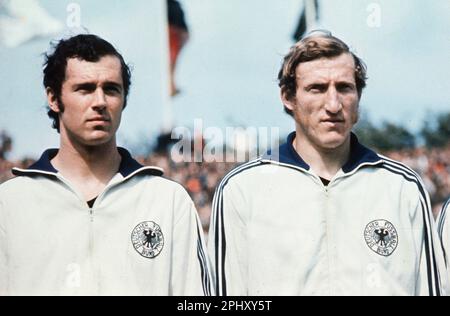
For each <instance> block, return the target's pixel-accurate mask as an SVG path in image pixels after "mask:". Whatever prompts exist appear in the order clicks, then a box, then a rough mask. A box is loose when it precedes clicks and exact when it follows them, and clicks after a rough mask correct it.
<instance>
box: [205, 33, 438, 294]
mask: <svg viewBox="0 0 450 316" xmlns="http://www.w3.org/2000/svg"><path fill="white" fill-rule="evenodd" d="M278 79H279V86H280V94H281V100H282V102H283V104H284V107H285V111H286V112H287V113H288V114H289V115H291V116H292V117H293V118H294V122H295V131H294V132H292V133H291V134H290V135H289V137H288V139H287V143H286V144H284V145H282V146H281V147H280V148H278V149H277V150H275V151H269V152H268V153H267V154H266V155H264V156H263V157H261V158H258V159H256V160H254V161H251V162H249V163H247V164H244V165H242V166H240V167H237V168H236V169H234V170H232V171H231V172H230V173H229V174H228V175H226V176H225V178H224V179H223V180H222V182H221V183H220V185H219V187H218V188H217V190H216V194H215V198H214V202H213V214H212V218H211V225H210V227H211V231H210V234H209V235H210V242H209V245H208V246H209V253H210V256H211V259H212V261H213V269H214V274H215V282H216V291H217V293H218V294H219V295H252V296H256V295H263V296H264V295H443V294H446V292H445V287H446V286H447V281H446V277H445V273H444V269H445V267H444V260H443V255H442V251H441V247H440V246H439V240H438V238H437V234H436V232H435V227H434V221H433V216H432V213H431V207H430V202H429V197H428V194H427V192H426V191H425V189H424V186H423V183H422V181H421V179H420V178H419V176H418V175H417V174H416V173H415V172H414V171H412V170H411V169H410V168H408V167H406V166H405V165H403V164H401V163H399V162H396V161H393V160H391V159H388V158H386V157H383V156H380V155H378V154H376V153H375V152H374V151H372V150H370V149H368V148H366V147H364V146H363V145H362V144H360V143H359V141H358V139H357V137H356V135H355V134H354V133H352V128H353V126H354V125H355V124H356V122H357V121H358V112H359V102H360V99H361V95H362V90H363V88H364V87H365V85H366V68H365V66H364V64H363V62H362V60H361V59H360V58H358V57H357V56H356V55H355V54H354V53H352V52H351V51H350V50H349V48H348V46H347V45H346V44H345V43H344V42H343V41H342V40H340V39H338V38H336V37H334V36H332V35H331V34H329V33H326V32H318V33H317V32H316V33H313V34H310V35H308V36H307V37H306V38H304V39H302V40H301V41H299V42H298V43H296V44H295V45H294V46H293V47H292V48H291V50H290V51H289V53H288V54H287V55H286V57H285V58H284V62H283V65H282V67H281V70H280V72H279V76H278Z"/></svg>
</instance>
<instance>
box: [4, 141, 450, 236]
mask: <svg viewBox="0 0 450 316" xmlns="http://www.w3.org/2000/svg"><path fill="white" fill-rule="evenodd" d="M0 136H1V140H2V141H1V143H0V146H1V147H0V183H1V182H4V181H6V180H8V179H10V178H12V177H13V175H12V174H11V168H12V167H20V168H26V167H27V166H29V165H31V164H32V163H33V162H34V160H33V159H29V158H25V159H22V160H20V161H9V160H7V159H6V154H7V152H8V151H10V150H11V144H12V141H11V139H10V138H8V137H7V136H5V135H4V134H2V135H0ZM384 154H385V155H386V156H388V157H390V158H392V159H395V160H399V161H402V162H403V163H405V164H406V165H408V166H410V167H411V168H412V169H414V170H415V171H416V172H418V173H419V174H420V175H421V177H422V179H423V181H424V183H425V186H426V188H427V190H428V192H429V193H430V196H431V202H432V205H433V210H434V212H435V215H436V214H437V213H438V212H439V210H440V207H441V206H442V204H443V203H444V202H445V200H446V199H447V198H448V197H449V196H450V144H449V145H448V146H446V147H444V148H439V149H437V148H435V149H426V148H422V147H421V148H416V149H410V150H400V151H390V152H386V153H384ZM137 160H138V161H139V162H140V163H142V164H144V165H152V166H158V167H160V168H163V169H164V174H165V177H166V178H169V179H171V180H174V181H176V182H178V183H180V184H182V185H183V186H184V187H185V188H186V190H187V191H188V192H189V194H190V195H191V197H192V199H193V201H194V203H195V205H196V207H197V210H198V212H199V215H200V218H201V221H202V225H203V228H204V229H205V231H207V230H208V225H209V217H210V212H211V204H212V199H213V196H214V191H215V188H216V186H217V185H218V184H219V182H220V180H221V179H222V178H223V176H224V175H225V174H226V173H227V172H228V171H229V170H231V169H232V168H233V167H235V166H236V164H234V163H225V162H224V163H214V162H201V163H199V162H178V163H176V162H174V161H173V160H172V159H171V158H170V156H169V154H167V153H154V154H151V155H149V156H141V157H137Z"/></svg>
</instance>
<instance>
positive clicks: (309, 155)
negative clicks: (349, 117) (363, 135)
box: [292, 131, 350, 180]
mask: <svg viewBox="0 0 450 316" xmlns="http://www.w3.org/2000/svg"><path fill="white" fill-rule="evenodd" d="M292 145H293V146H294V149H295V151H296V152H297V153H298V154H299V155H300V157H302V159H303V160H304V161H305V162H306V163H307V164H308V165H309V166H310V167H311V169H312V170H313V171H314V172H315V173H316V174H317V175H318V176H319V177H322V178H324V179H327V180H331V179H332V178H333V177H334V176H335V175H336V173H337V172H338V171H339V170H340V169H341V168H342V166H344V164H345V163H346V162H347V161H348V159H349V157H350V137H349V138H348V139H347V140H346V141H345V142H344V143H343V144H342V145H341V146H339V147H337V148H333V149H322V148H319V147H318V146H314V144H311V142H309V141H308V140H307V139H306V138H305V137H304V136H303V134H301V133H299V132H298V131H297V133H296V136H295V139H294V141H293V144H292Z"/></svg>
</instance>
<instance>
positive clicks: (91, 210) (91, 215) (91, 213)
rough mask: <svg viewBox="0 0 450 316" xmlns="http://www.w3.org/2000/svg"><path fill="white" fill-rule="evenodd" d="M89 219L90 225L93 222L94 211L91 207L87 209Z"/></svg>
mask: <svg viewBox="0 0 450 316" xmlns="http://www.w3.org/2000/svg"><path fill="white" fill-rule="evenodd" d="M89 217H90V218H91V223H93V222H94V209H93V208H92V207H90V208H89Z"/></svg>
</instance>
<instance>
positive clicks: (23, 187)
mask: <svg viewBox="0 0 450 316" xmlns="http://www.w3.org/2000/svg"><path fill="white" fill-rule="evenodd" d="M31 185H34V181H33V179H32V178H29V177H22V176H18V177H14V178H11V179H9V180H7V181H5V182H3V183H1V184H0V198H3V197H5V196H8V195H11V194H14V195H16V194H18V193H22V194H24V193H25V192H26V191H27V190H28V188H29V187H30V186H31Z"/></svg>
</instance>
